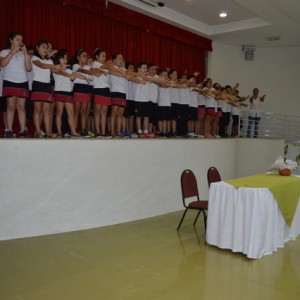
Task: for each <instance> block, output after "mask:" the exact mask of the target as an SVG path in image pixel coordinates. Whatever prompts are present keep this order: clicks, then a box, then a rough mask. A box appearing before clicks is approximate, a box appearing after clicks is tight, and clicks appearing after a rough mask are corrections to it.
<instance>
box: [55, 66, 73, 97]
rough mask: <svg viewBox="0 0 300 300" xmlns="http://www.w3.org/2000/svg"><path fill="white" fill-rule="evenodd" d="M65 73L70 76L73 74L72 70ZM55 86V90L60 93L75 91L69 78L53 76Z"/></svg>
mask: <svg viewBox="0 0 300 300" xmlns="http://www.w3.org/2000/svg"><path fill="white" fill-rule="evenodd" d="M64 72H66V73H68V74H72V73H73V72H72V71H71V70H70V69H65V70H64ZM53 76H54V80H55V85H54V90H55V91H60V92H72V90H73V82H72V80H71V79H70V78H69V77H66V76H64V75H59V74H55V73H54V74H53Z"/></svg>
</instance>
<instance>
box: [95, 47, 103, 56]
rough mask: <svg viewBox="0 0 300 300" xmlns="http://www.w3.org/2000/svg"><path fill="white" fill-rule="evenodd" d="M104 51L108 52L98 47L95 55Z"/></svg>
mask: <svg viewBox="0 0 300 300" xmlns="http://www.w3.org/2000/svg"><path fill="white" fill-rule="evenodd" d="M103 52H106V51H105V50H103V49H101V48H96V49H95V51H94V55H95V56H99V55H100V54H102V53H103Z"/></svg>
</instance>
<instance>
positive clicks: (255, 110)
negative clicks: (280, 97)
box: [249, 96, 262, 117]
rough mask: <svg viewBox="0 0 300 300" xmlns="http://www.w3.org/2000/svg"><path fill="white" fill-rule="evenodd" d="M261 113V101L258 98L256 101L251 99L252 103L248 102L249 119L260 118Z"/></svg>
mask: <svg viewBox="0 0 300 300" xmlns="http://www.w3.org/2000/svg"><path fill="white" fill-rule="evenodd" d="M261 111H262V101H260V97H259V96H258V97H257V98H256V99H254V98H253V101H252V103H251V102H250V113H249V115H250V116H251V117H261Z"/></svg>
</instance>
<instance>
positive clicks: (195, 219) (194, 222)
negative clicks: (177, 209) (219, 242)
mask: <svg viewBox="0 0 300 300" xmlns="http://www.w3.org/2000/svg"><path fill="white" fill-rule="evenodd" d="M200 213H201V210H199V212H198V214H197V217H196V219H195V221H194V223H193V225H194V226H195V225H196V222H197V220H198V218H199V215H200Z"/></svg>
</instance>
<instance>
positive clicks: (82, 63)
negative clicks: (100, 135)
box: [72, 49, 102, 137]
mask: <svg viewBox="0 0 300 300" xmlns="http://www.w3.org/2000/svg"><path fill="white" fill-rule="evenodd" d="M75 59H76V63H75V64H74V65H73V66H72V71H73V72H78V73H81V74H83V75H94V76H95V77H99V76H100V75H101V74H102V72H101V71H100V69H98V68H91V66H89V65H87V60H88V54H87V52H86V51H85V50H84V49H80V50H78V51H77V52H76V54H75ZM92 91H93V87H92V86H91V85H90V78H89V79H88V80H83V79H81V78H76V79H75V80H74V87H73V97H74V102H75V127H76V129H77V128H78V119H79V115H80V125H81V135H82V136H84V137H89V134H88V132H87V129H86V127H87V110H88V104H89V103H90V102H91V99H92Z"/></svg>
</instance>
